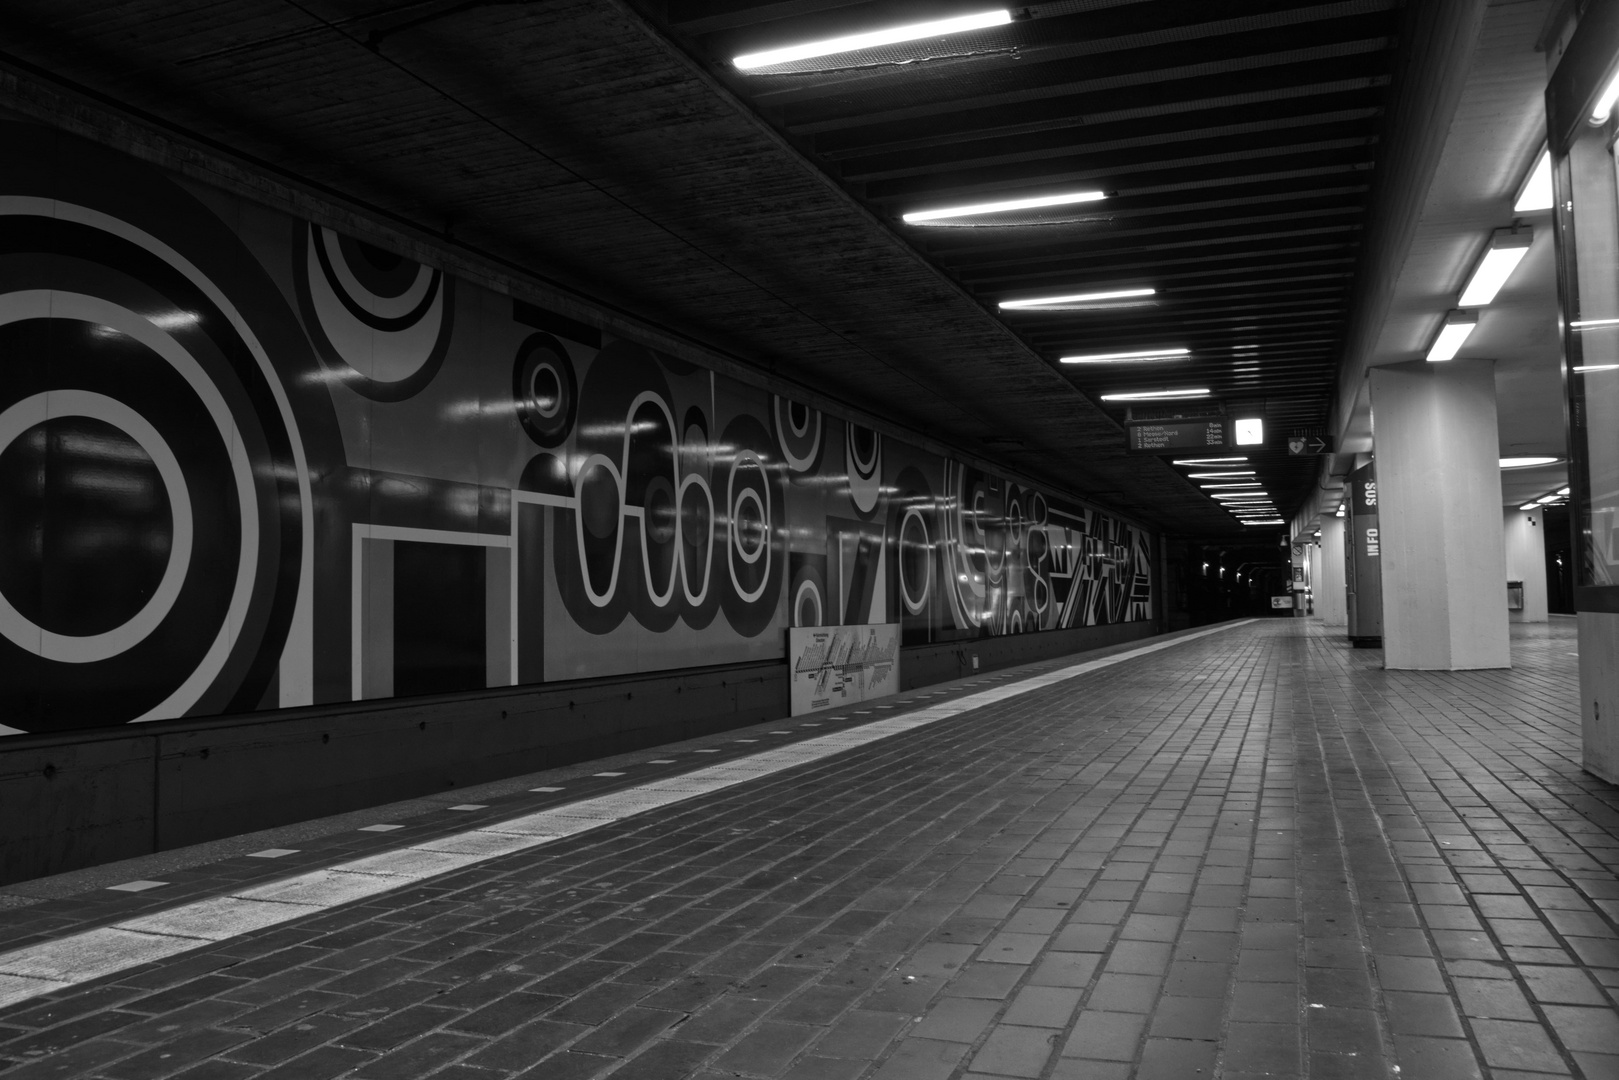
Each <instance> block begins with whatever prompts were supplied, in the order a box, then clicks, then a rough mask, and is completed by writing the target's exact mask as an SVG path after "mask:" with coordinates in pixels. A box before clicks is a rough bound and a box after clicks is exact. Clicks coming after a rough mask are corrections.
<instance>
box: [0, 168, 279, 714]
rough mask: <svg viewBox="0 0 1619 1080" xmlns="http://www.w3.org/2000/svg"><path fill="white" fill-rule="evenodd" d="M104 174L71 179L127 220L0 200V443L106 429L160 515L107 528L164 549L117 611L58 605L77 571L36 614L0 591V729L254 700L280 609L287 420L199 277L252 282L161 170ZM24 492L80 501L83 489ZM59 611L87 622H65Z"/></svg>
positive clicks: (238, 330)
mask: <svg viewBox="0 0 1619 1080" xmlns="http://www.w3.org/2000/svg"><path fill="white" fill-rule="evenodd" d="M23 141H24V142H26V136H25V137H24V139H23ZM18 153H19V160H26V159H27V155H26V154H25V153H23V151H22V150H21V149H19V151H18ZM87 153H92V154H93V153H99V152H91V151H87ZM108 157H109V158H110V157H111V155H108ZM120 160H121V159H120ZM120 167H123V166H120ZM88 172H93V170H88ZM0 175H3V176H4V177H5V178H7V182H9V183H14V184H17V185H18V186H20V187H22V188H24V189H26V188H27V187H28V186H29V185H30V183H35V182H38V181H37V177H31V176H30V174H29V166H27V165H26V164H17V163H16V162H14V163H12V164H11V165H8V166H7V168H6V169H5V170H0ZM121 179H122V180H127V181H128V183H119V184H108V183H106V182H105V180H104V179H103V181H102V182H100V183H97V184H91V182H90V181H89V180H88V179H84V180H83V181H82V183H80V186H81V187H84V188H86V189H87V190H89V191H91V192H92V193H94V194H95V195H96V197H98V198H99V197H100V196H101V195H102V194H104V193H105V194H106V195H107V198H108V202H109V203H116V204H119V205H121V206H122V208H123V209H124V210H125V211H127V212H129V214H130V217H129V218H125V217H123V216H120V215H118V214H113V213H108V212H106V211H105V210H102V209H97V208H94V207H91V206H86V205H82V204H79V203H75V202H74V201H72V200H71V199H69V198H54V199H46V198H41V197H36V196H31V195H26V194H0V221H4V223H5V228H4V229H3V230H0V338H3V339H4V343H3V345H0V351H3V352H4V353H5V354H6V355H7V360H8V367H7V378H6V381H5V383H4V385H3V387H0V416H4V417H5V420H4V424H3V425H0V426H3V428H4V430H3V432H0V436H3V438H4V440H5V443H6V444H8V445H9V444H13V443H18V440H20V439H27V440H33V439H34V436H33V435H32V434H29V432H30V431H31V429H32V428H34V427H37V426H39V423H40V421H43V422H44V424H45V429H44V430H46V431H62V430H65V431H68V432H69V433H73V432H80V433H82V432H83V431H86V430H106V431H108V432H109V433H111V434H113V435H114V436H116V439H115V442H116V443H117V444H119V445H123V446H127V447H128V448H129V452H131V453H135V455H136V456H137V457H139V458H141V459H142V460H143V461H144V462H146V465H144V466H141V468H149V469H150V470H155V471H153V472H151V473H150V475H153V476H154V477H156V478H157V479H156V482H157V483H158V485H159V487H160V488H161V489H162V493H161V497H157V498H154V499H152V500H148V502H150V503H152V504H153V505H154V506H157V507H159V509H158V510H157V511H152V512H156V513H159V514H160V515H161V518H162V520H161V521H159V520H158V519H156V518H152V517H150V515H149V514H148V516H147V517H145V518H143V519H140V520H135V519H127V527H125V535H126V536H128V537H136V536H147V537H157V538H161V537H166V543H167V545H168V548H167V558H166V560H164V562H163V569H162V573H161V576H160V577H159V578H158V579H157V584H156V587H155V588H154V589H153V590H152V591H151V593H150V595H147V596H144V597H143V599H144V602H142V603H138V604H137V605H135V606H134V607H133V608H132V609H131V610H125V609H124V607H123V605H122V603H121V602H115V601H113V600H111V599H108V600H107V601H106V602H105V603H104V604H103V605H102V607H101V608H100V609H99V610H97V611H89V612H80V611H78V609H67V608H64V607H62V605H63V604H66V603H69V602H74V603H77V602H78V601H79V600H81V599H82V598H83V596H84V595H85V594H84V591H83V589H82V588H80V587H79V585H78V583H77V582H69V583H67V584H66V585H65V586H63V587H59V588H57V589H56V590H54V592H55V594H56V595H55V597H54V599H47V601H46V606H45V607H44V608H40V609H38V611H37V614H36V616H34V617H29V616H26V615H24V613H23V612H22V611H21V610H19V606H18V605H16V604H12V603H10V601H9V599H4V598H0V603H3V604H4V607H5V609H6V610H4V611H0V622H3V623H4V627H3V630H0V652H3V654H4V655H3V660H0V662H3V663H4V665H5V668H6V670H7V673H8V675H7V682H8V683H11V684H12V685H11V686H10V687H9V688H4V689H0V695H3V696H4V699H5V702H6V705H7V709H8V713H9V715H10V716H12V717H13V719H11V720H10V721H9V722H10V723H11V724H12V725H13V726H23V727H25V728H27V729H29V730H61V729H65V728H74V727H83V726H99V725H105V724H108V723H117V722H121V721H129V720H152V719H163V718H167V717H174V716H182V715H186V714H188V713H192V712H200V713H203V714H211V713H218V712H223V711H232V710H237V709H243V708H253V707H257V705H258V704H259V703H260V702H261V701H262V700H263V695H264V691H265V685H266V682H267V680H269V679H270V678H271V677H273V675H274V672H275V670H276V661H277V659H278V657H279V655H280V648H281V644H282V642H283V641H284V640H285V635H286V633H287V629H288V627H289V626H290V624H291V622H292V618H293V612H294V609H295V606H296V602H297V596H298V588H299V581H298V576H299V575H298V571H299V567H300V560H301V555H300V549H301V539H302V534H303V526H302V522H303V520H304V519H305V516H306V515H307V513H308V503H309V499H308V496H307V492H308V486H307V476H306V472H305V470H304V469H303V468H302V465H301V460H302V459H301V453H302V451H301V447H299V444H298V438H297V435H296V431H297V428H296V423H295V421H294V420H293V418H292V414H291V410H290V405H289V402H288V400H287V397H286V394H285V392H284V391H283V389H282V387H281V385H280V383H279V381H278V379H279V376H278V375H277V374H276V373H275V370H274V368H273V367H272V366H271V365H270V363H269V360H268V355H267V353H266V351H265V349H264V348H263V346H262V345H261V344H260V342H259V340H258V338H257V336H256V334H255V332H254V330H253V329H252V327H251V326H250V323H249V320H248V319H247V318H246V317H244V316H243V314H242V312H241V311H240V310H239V309H238V308H237V307H236V306H235V305H234V304H233V303H232V301H231V300H230V299H229V296H230V294H231V290H232V288H233V284H225V283H222V282H221V280H219V279H217V278H216V277H215V276H214V275H215V274H216V273H218V272H220V271H223V272H224V274H225V279H224V280H225V281H226V282H231V283H234V285H239V284H240V282H241V281H242V280H243V279H244V278H246V279H251V280H253V281H255V282H258V281H263V282H265V284H266V286H268V279H267V278H265V277H264V275H263V271H262V270H261V269H259V268H258V266H257V264H255V263H252V262H251V257H249V256H247V255H246V253H245V251H243V249H241V248H240V246H239V242H236V241H234V237H232V236H231V234H230V233H229V232H228V231H227V230H226V229H225V228H224V226H223V224H222V223H219V222H217V221H213V220H212V219H210V218H209V217H208V215H207V212H206V211H204V210H202V208H201V207H200V206H196V205H195V204H190V205H189V206H188V207H187V208H186V209H179V207H180V206H182V205H184V204H185V200H187V199H189V196H187V195H185V194H184V193H182V192H180V191H179V190H178V189H177V188H175V187H173V185H172V184H170V183H169V182H168V181H167V180H166V179H162V178H161V177H155V176H154V175H153V174H152V173H150V172H148V171H144V170H141V169H139V168H138V167H134V168H132V172H131V175H130V176H128V177H123V178H121ZM74 182H78V181H74ZM4 190H5V189H4V188H3V187H0V191H4ZM15 190H16V189H15V188H13V191H15ZM64 194H66V192H64ZM177 214H181V215H184V216H185V218H186V219H187V220H194V221H195V222H196V223H197V227H196V228H195V229H194V230H193V231H192V232H190V233H187V234H183V235H176V237H175V241H174V242H175V243H179V244H182V245H190V249H189V250H190V254H187V253H183V252H182V251H181V250H178V249H177V248H175V247H174V246H171V244H170V243H169V242H167V241H165V240H160V239H158V238H157V237H156V236H154V235H153V234H152V233H150V232H147V231H146V230H145V229H143V228H141V227H140V225H139V224H137V223H136V221H141V220H145V219H146V218H147V217H151V218H152V219H153V220H155V221H163V222H172V221H173V220H174V219H175V215H177ZM131 219H133V220H131ZM233 243H234V244H236V246H232V244H233ZM233 260H234V261H233ZM254 275H257V277H254ZM271 318H282V316H271ZM274 326H275V331H274V332H276V333H285V332H295V327H296V324H295V322H294V321H293V319H292V317H291V314H290V312H285V313H284V321H282V322H278V323H275V324H274ZM86 424H88V425H90V427H89V428H86V427H85V426H84V425H86ZM63 425H66V427H65V428H64V427H63ZM51 439H53V440H56V441H54V442H52V443H51V445H58V444H59V443H60V438H59V437H57V436H51ZM74 440H77V441H78V442H83V438H82V435H74V436H73V439H70V440H69V441H70V442H72V441H74ZM53 453H55V451H53ZM74 454H77V455H78V456H77V457H75V456H74ZM74 454H69V455H66V456H65V457H64V456H59V457H54V458H52V459H51V460H52V461H53V462H56V465H53V466H52V468H56V467H57V466H60V467H61V468H76V469H80V470H82V469H83V468H85V467H86V464H85V463H86V459H84V458H83V456H82V453H81V452H79V451H74ZM132 467H133V466H132ZM53 475H54V474H53ZM63 475H68V474H63ZM74 475H75V476H87V475H88V474H85V473H83V472H82V471H81V472H80V473H78V474H74ZM42 491H43V493H44V494H43V496H42V497H44V498H47V499H49V498H56V497H58V496H53V495H51V494H50V493H51V492H52V491H60V492H64V493H65V492H67V491H72V492H74V493H75V494H74V497H75V498H78V499H86V498H90V497H91V495H92V494H93V492H94V485H93V484H90V483H80V482H77V480H75V482H74V483H73V484H72V486H71V487H66V488H55V487H52V486H51V485H50V484H49V483H47V484H46V486H45V487H44V488H43V489H42ZM62 497H65V495H63V496H62ZM111 497H112V496H111V495H108V496H107V498H109V499H110V498H111ZM101 505H103V506H104V509H102V510H97V511H95V512H94V513H93V514H92V518H93V519H94V520H95V521H98V522H103V523H106V522H111V523H113V524H114V525H116V524H117V522H118V521H120V520H125V519H120V518H118V516H117V515H118V514H119V513H125V512H126V511H127V508H124V509H119V508H118V507H115V506H114V504H113V503H110V502H108V503H104V504H101ZM19 509H22V510H25V511H28V512H32V511H31V510H30V509H29V508H28V507H19ZM142 512H145V511H142ZM86 520H89V519H86ZM81 524H82V523H81ZM0 527H4V528H6V529H8V530H15V529H16V528H19V527H26V523H24V522H15V521H6V522H0ZM69 538H70V539H71V537H69ZM120 542H124V543H128V542H131V541H129V540H123V541H120ZM37 558H38V559H39V560H40V561H39V562H38V564H37V570H36V571H34V572H36V573H45V574H48V575H52V576H54V578H55V579H56V580H58V581H60V580H61V574H62V572H63V569H64V567H65V566H66V565H67V563H66V562H64V560H65V559H66V558H67V556H65V555H62V556H57V555H53V554H52V553H51V552H49V551H42V552H41V553H40V554H39V555H38V556H37ZM69 586H70V587H69ZM47 596H49V594H47ZM67 612H71V614H69V615H68V617H64V613H67ZM109 614H110V615H113V616H115V617H113V618H111V619H108V618H107V616H108V615H109ZM72 624H78V625H84V624H96V625H97V629H96V630H94V631H84V630H82V629H67V630H64V629H63V627H64V626H69V625H72ZM101 627H106V629H101ZM23 687H28V688H29V689H27V690H26V691H24V690H23V689H22V688H23Z"/></svg>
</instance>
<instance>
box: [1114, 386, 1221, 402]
mask: <svg viewBox="0 0 1619 1080" xmlns="http://www.w3.org/2000/svg"><path fill="white" fill-rule="evenodd" d="M1209 393H1210V391H1208V390H1204V389H1199V390H1131V391H1127V392H1124V393H1118V394H1103V395H1102V400H1103V401H1166V400H1172V399H1174V398H1196V397H1208V396H1209Z"/></svg>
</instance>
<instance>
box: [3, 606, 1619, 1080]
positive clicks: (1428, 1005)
mask: <svg viewBox="0 0 1619 1080" xmlns="http://www.w3.org/2000/svg"><path fill="white" fill-rule="evenodd" d="M1512 653H1513V657H1512V659H1513V667H1512V668H1510V669H1505V670H1488V671H1476V672H1446V673H1433V672H1402V671H1385V670H1383V669H1382V668H1381V667H1380V665H1379V663H1378V662H1377V659H1376V656H1375V653H1372V652H1370V651H1366V650H1356V649H1353V648H1351V647H1350V646H1349V644H1348V643H1347V642H1346V641H1345V640H1344V639H1343V637H1342V636H1341V635H1340V634H1336V633H1331V632H1329V631H1328V630H1327V629H1326V628H1324V627H1322V626H1321V625H1320V624H1319V623H1318V622H1317V621H1316V620H1313V619H1292V620H1237V621H1232V622H1228V623H1224V624H1220V625H1217V626H1214V627H1208V628H1203V629H1199V630H1194V631H1189V632H1183V633H1180V634H1175V635H1169V636H1167V637H1161V638H1155V639H1152V640H1151V641H1150V642H1148V643H1145V644H1141V643H1133V644H1128V645H1125V646H1120V647H1118V648H1114V649H1108V650H1101V651H1098V652H1094V653H1088V654H1077V655H1074V656H1070V657H1065V658H1062V659H1057V660H1050V661H1045V662H1042V663H1038V664H1032V665H1027V666H1024V667H1020V668H1014V669H1010V670H1006V671H1002V672H998V673H995V674H993V675H985V676H980V677H976V678H969V679H965V680H961V681H957V682H953V683H945V684H939V685H935V686H933V687H929V688H925V689H923V690H920V691H916V692H911V693H908V694H904V695H901V696H899V697H894V698H888V699H883V700H882V701H880V702H878V703H868V705H866V706H861V707H858V708H856V709H852V710H847V711H845V712H841V713H830V714H826V715H824V716H816V717H811V718H803V717H798V718H794V719H792V720H790V721H782V722H778V723H776V724H767V725H759V726H756V727H752V728H745V729H740V730H736V731H731V732H727V733H724V734H719V735H712V736H707V737H704V738H699V739H695V740H691V741H688V742H683V743H676V744H670V745H666V746H662V747H658V748H655V749H653V750H648V751H644V752H638V753H634V754H628V755H621V756H619V757H615V758H610V759H604V760H601V761H595V762H589V763H585V764H583V765H579V766H575V767H571V768H568V769H563V770H554V771H551V772H548V773H543V774H535V775H531V776H527V777H521V778H518V779H515V780H510V781H501V782H498V783H493V784H487V785H484V786H482V787H479V788H471V789H463V790H460V791H457V792H456V793H454V794H453V795H450V796H444V797H434V798H430V799H417V800H413V801H410V802H406V803H399V804H394V805H391V806H385V807H380V808H377V809H376V810H374V811H365V812H356V813H350V814H346V815H342V816H339V817H335V818H331V819H326V820H323V821H317V822H308V823H304V824H301V825H296V826H286V827H283V828H279V829H274V830H269V831H266V832H261V833H255V834H250V835H247V836H242V837H235V838H231V839H228V840H221V841H215V842H212V843H209V844H204V845H199V846H197V847H193V848H187V849H182V850H178V851H171V852H165V853H162V854H159V855H154V856H147V857H143V858H140V859H134V860H128V861H125V862H120V863H113V864H108V865H104V866H100V867H96V868H92V869H88V870H80V871H75V872H73V873H69V874H64V875H59V876H57V877H54V878H46V879H39V880H35V881H31V882H22V883H17V884H13V885H10V886H6V887H3V889H0V904H3V905H4V906H3V907H0V927H3V934H4V940H3V942H0V1066H3V1071H0V1075H3V1076H5V1077H6V1078H7V1080H25V1078H27V1080H33V1078H36V1077H85V1078H92V1077H95V1078H105V1080H137V1078H146V1077H170V1076H172V1077H186V1078H190V1080H205V1078H206V1080H246V1078H249V1077H266V1078H270V1077H273V1078H276V1080H280V1078H283V1077H285V1078H298V1080H316V1078H323V1077H338V1076H352V1077H356V1078H362V1080H386V1078H414V1077H435V1078H442V1080H497V1078H504V1077H528V1078H533V1080H564V1078H576V1077H577V1078H581V1080H582V1078H587V1077H607V1076H611V1077H617V1078H620V1080H629V1078H672V1077H692V1078H697V1080H718V1078H721V1077H757V1078H767V1077H768V1078H781V1080H856V1078H879V1080H902V1078H903V1080H950V1078H963V1080H965V1078H984V1080H988V1078H992V1077H993V1078H1031V1080H1032V1078H1062V1080H1080V1078H1086V1080H1104V1078H1107V1080H1113V1078H1118V1080H1122V1078H1125V1077H1138V1078H1142V1080H1147V1078H1153V1080H1160V1078H1162V1080H1169V1078H1174V1080H1183V1078H1187V1077H1199V1076H1202V1077H1224V1078H1230V1080H1237V1078H1244V1080H1246V1078H1251V1077H1302V1076H1309V1077H1320V1078H1328V1077H1332V1078H1359V1077H1367V1078H1371V1077H1379V1078H1382V1077H1395V1076H1398V1077H1409V1078H1423V1080H1450V1078H1458V1080H1460V1078H1468V1077H1472V1078H1485V1077H1489V1078H1495V1080H1505V1078H1509V1077H1510V1078H1519V1077H1531V1076H1537V1077H1538V1076H1569V1077H1583V1078H1586V1080H1598V1078H1607V1077H1614V1076H1619V1013H1616V1012H1615V1008H1614V1006H1615V995H1616V994H1619V928H1616V926H1619V794H1616V792H1615V789H1614V788H1613V787H1612V786H1611V785H1608V784H1606V783H1604V782H1602V781H1600V780H1597V779H1596V778H1594V777H1592V776H1591V775H1589V774H1588V773H1585V772H1583V771H1582V770H1581V767H1580V756H1579V754H1580V748H1579V732H1578V729H1577V727H1576V726H1574V725H1573V724H1572V722H1571V721H1570V720H1569V719H1568V717H1569V716H1570V715H1573V714H1574V708H1573V703H1572V701H1571V700H1568V699H1570V698H1572V696H1573V693H1574V691H1573V687H1574V685H1576V684H1575V682H1574V679H1573V678H1572V672H1573V670H1574V667H1575V665H1576V662H1577V661H1576V657H1575V634H1574V628H1573V626H1572V620H1566V619H1553V620H1552V621H1551V622H1550V623H1549V624H1541V625H1521V626H1516V627H1514V629H1513V636H1512Z"/></svg>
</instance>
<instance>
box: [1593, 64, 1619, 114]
mask: <svg viewBox="0 0 1619 1080" xmlns="http://www.w3.org/2000/svg"><path fill="white" fill-rule="evenodd" d="M1615 99H1619V71H1615V72H1614V73H1613V77H1612V78H1610V79H1609V80H1608V85H1607V86H1604V87H1603V88H1602V93H1600V94H1598V95H1597V99H1596V102H1595V104H1593V105H1592V106H1591V117H1590V119H1591V123H1593V124H1606V123H1607V122H1608V114H1609V113H1611V112H1612V111H1613V103H1614V101H1615Z"/></svg>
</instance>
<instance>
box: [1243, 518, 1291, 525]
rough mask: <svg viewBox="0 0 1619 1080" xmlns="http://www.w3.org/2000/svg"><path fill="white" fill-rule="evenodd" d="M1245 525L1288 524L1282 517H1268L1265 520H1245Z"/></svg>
mask: <svg viewBox="0 0 1619 1080" xmlns="http://www.w3.org/2000/svg"><path fill="white" fill-rule="evenodd" d="M1243 524H1244V525H1286V524H1287V522H1285V521H1283V520H1282V519H1281V518H1266V519H1264V520H1263V521H1244V522H1243Z"/></svg>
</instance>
